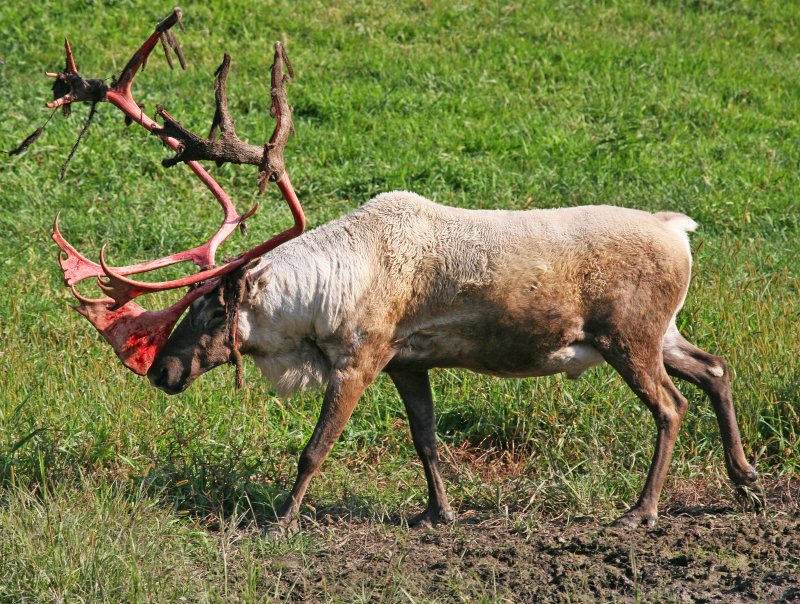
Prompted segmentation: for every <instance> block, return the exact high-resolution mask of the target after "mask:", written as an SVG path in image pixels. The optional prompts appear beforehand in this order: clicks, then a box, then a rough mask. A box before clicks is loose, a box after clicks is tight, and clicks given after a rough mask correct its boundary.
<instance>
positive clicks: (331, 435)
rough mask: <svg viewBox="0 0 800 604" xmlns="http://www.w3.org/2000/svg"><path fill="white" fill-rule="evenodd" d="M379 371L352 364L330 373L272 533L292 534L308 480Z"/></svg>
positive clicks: (296, 523) (317, 468)
mask: <svg viewBox="0 0 800 604" xmlns="http://www.w3.org/2000/svg"><path fill="white" fill-rule="evenodd" d="M378 371H379V369H375V368H373V367H371V366H368V367H367V368H361V367H358V366H355V365H351V366H348V367H346V368H343V369H334V370H333V371H332V372H331V377H330V380H329V382H328V387H327V389H326V390H325V398H324V399H323V401H322V410H321V411H320V414H319V418H318V419H317V425H316V426H315V427H314V432H313V434H312V435H311V438H310V439H309V441H308V443H307V444H306V446H305V448H304V449H303V452H302V453H301V454H300V459H299V460H298V462H297V478H296V479H295V483H294V487H292V491H291V493H289V497H288V498H287V499H286V501H285V502H284V504H283V506H282V508H281V510H280V512H279V513H278V516H277V519H276V521H275V527H274V530H273V533H274V534H276V535H280V534H285V533H293V532H296V531H297V530H298V528H299V526H298V522H297V517H298V515H299V513H300V505H301V503H302V502H303V497H304V496H305V494H306V490H307V489H308V485H309V483H310V482H311V479H312V478H313V477H314V474H316V473H317V470H319V468H320V466H321V465H322V462H323V461H325V458H326V457H328V454H329V453H330V452H331V449H332V448H333V445H334V443H335V442H336V441H337V440H338V439H339V436H340V435H341V434H342V430H344V426H345V424H347V420H349V419H350V415H351V414H352V413H353V409H354V408H355V406H356V403H357V402H358V399H359V398H361V395H362V394H363V393H364V390H366V388H367V386H368V385H369V384H371V383H372V381H373V380H374V379H375V376H376V375H377V374H378Z"/></svg>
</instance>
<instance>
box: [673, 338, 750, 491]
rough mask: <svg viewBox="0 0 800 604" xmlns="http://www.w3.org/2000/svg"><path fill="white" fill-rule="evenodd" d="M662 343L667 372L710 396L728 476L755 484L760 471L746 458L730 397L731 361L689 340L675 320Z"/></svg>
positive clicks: (743, 482) (738, 481)
mask: <svg viewBox="0 0 800 604" xmlns="http://www.w3.org/2000/svg"><path fill="white" fill-rule="evenodd" d="M663 346H664V366H665V367H666V370H667V372H668V373H669V374H670V375H673V376H675V377H677V378H680V379H682V380H686V381H687V382H690V383H691V384H694V385H695V386H698V387H699V388H701V389H702V390H703V392H705V393H706V394H707V395H708V397H709V398H710V399H711V403H712V405H713V406H714V413H715V414H716V416H717V423H718V424H719V431H720V435H721V436H722V446H723V448H724V450H725V466H726V468H727V470H728V476H730V478H731V480H732V481H733V482H734V484H736V485H738V486H750V485H753V484H755V483H756V482H757V481H758V472H756V471H755V469H754V468H753V466H751V465H750V464H749V463H748V462H747V459H746V458H745V456H744V450H743V449H742V439H741V437H740V435H739V425H738V424H737V423H736V413H735V412H734V409H733V399H732V397H731V383H730V378H729V377H728V363H727V362H726V361H725V359H722V358H720V357H716V356H714V355H711V354H708V353H707V352H705V351H704V350H701V349H700V348H698V347H697V346H694V345H693V344H691V343H690V342H688V341H687V340H686V339H685V338H684V337H683V336H682V335H681V334H680V332H679V331H678V328H677V327H676V326H675V324H674V323H673V324H672V325H670V327H669V329H668V330H667V333H666V334H665V336H664V344H663Z"/></svg>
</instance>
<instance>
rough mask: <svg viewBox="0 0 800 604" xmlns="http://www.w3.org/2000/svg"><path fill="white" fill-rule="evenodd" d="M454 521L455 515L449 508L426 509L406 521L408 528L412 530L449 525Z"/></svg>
mask: <svg viewBox="0 0 800 604" xmlns="http://www.w3.org/2000/svg"><path fill="white" fill-rule="evenodd" d="M455 519H456V515H455V514H454V513H453V510H451V509H450V508H449V507H447V508H444V509H441V510H440V509H431V508H428V509H426V510H425V511H424V512H422V513H421V514H417V515H416V516H414V517H413V518H412V519H411V520H409V521H408V526H410V527H412V528H433V527H434V526H436V525H437V524H442V523H445V522H447V523H450V522H453V521H454V520H455Z"/></svg>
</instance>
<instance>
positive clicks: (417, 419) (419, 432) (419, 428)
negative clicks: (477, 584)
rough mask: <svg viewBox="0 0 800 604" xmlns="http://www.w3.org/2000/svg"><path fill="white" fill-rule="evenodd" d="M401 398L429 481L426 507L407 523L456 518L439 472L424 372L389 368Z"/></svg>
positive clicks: (442, 520)
mask: <svg viewBox="0 0 800 604" xmlns="http://www.w3.org/2000/svg"><path fill="white" fill-rule="evenodd" d="M389 377H391V378H392V381H393V382H394V384H395V386H396V387H397V391H398V392H399V393H400V398H401V399H403V404H404V405H405V407H406V412H407V413H408V423H409V425H410V427H411V438H412V440H413V441H414V447H415V448H416V450H417V454H418V455H419V458H420V460H421V461H422V467H423V468H424V470H425V480H426V481H427V483H428V507H427V508H426V509H425V511H424V512H422V514H420V515H418V516H416V517H415V518H413V519H412V520H410V521H409V525H412V526H413V525H422V526H431V525H434V524H437V523H439V522H452V521H453V519H454V518H455V515H454V514H453V510H452V509H451V507H450V504H449V503H448V502H447V495H446V493H445V489H444V482H443V481H442V475H441V474H440V472H439V455H438V452H437V447H436V417H435V415H434V410H433V395H432V393H431V385H430V381H429V380H428V372H427V371H391V372H389Z"/></svg>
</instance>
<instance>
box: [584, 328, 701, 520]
mask: <svg viewBox="0 0 800 604" xmlns="http://www.w3.org/2000/svg"><path fill="white" fill-rule="evenodd" d="M602 340H605V341H604V342H603V341H599V342H597V343H598V344H600V345H601V346H602V348H601V353H602V354H603V357H604V358H605V359H606V361H607V362H608V363H609V364H610V365H611V366H612V367H614V369H616V370H617V371H618V372H619V374H620V375H621V376H622V378H623V379H624V380H625V382H626V383H627V384H628V386H630V388H631V390H633V391H634V393H636V395H637V396H638V397H639V398H640V399H641V400H642V402H643V403H644V404H645V405H646V406H647V408H648V409H649V410H650V413H652V415H653V419H655V423H656V429H657V436H656V446H655V451H654V452H653V461H652V463H651V464H650V470H649V471H648V473H647V480H646V481H645V484H644V488H643V489H642V493H641V495H640V496H639V500H638V501H637V502H636V505H635V506H633V507H632V508H631V509H630V510H628V512H626V513H625V514H624V515H623V516H622V517H621V518H619V519H618V520H617V521H616V522H615V524H616V525H617V526H621V527H623V528H626V529H633V528H636V527H637V526H639V525H641V524H646V525H647V526H650V527H653V526H655V525H656V521H657V519H658V499H659V496H660V495H661V489H662V487H663V486H664V479H665V478H666V476H667V470H668V469H669V462H670V459H671V458H672V450H673V448H674V447H675V440H676V439H677V437H678V428H679V426H680V423H681V420H682V419H683V416H684V415H685V414H686V409H687V407H688V403H687V402H686V399H685V398H684V397H683V395H682V394H681V393H680V392H678V389H677V388H675V385H674V384H673V383H672V381H671V380H670V379H669V376H668V375H667V373H666V371H665V369H664V364H663V363H662V361H661V350H660V347H659V346H657V345H655V346H648V345H647V343H646V339H644V340H639V341H619V342H615V343H610V342H611V340H610V339H605V338H603V339H602Z"/></svg>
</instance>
